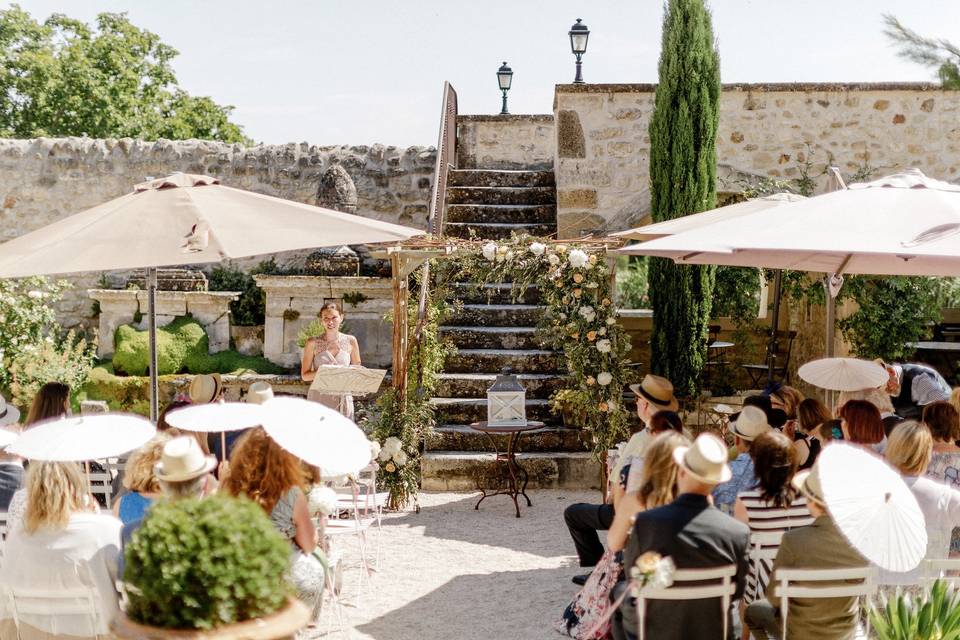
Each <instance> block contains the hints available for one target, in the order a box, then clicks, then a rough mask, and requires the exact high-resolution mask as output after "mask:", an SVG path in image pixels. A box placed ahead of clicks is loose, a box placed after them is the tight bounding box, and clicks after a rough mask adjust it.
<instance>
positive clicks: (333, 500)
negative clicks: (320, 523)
mask: <svg viewBox="0 0 960 640" xmlns="http://www.w3.org/2000/svg"><path fill="white" fill-rule="evenodd" d="M307 504H308V505H309V507H310V513H322V514H323V515H325V516H329V515H332V514H333V513H335V512H336V510H337V493H336V492H335V491H334V490H333V489H331V488H330V487H322V486H319V485H318V486H314V487H313V488H312V489H310V493H309V494H307Z"/></svg>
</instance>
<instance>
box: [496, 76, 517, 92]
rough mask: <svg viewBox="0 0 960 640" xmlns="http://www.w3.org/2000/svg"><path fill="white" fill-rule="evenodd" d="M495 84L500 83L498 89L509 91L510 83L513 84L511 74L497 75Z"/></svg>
mask: <svg viewBox="0 0 960 640" xmlns="http://www.w3.org/2000/svg"><path fill="white" fill-rule="evenodd" d="M497 82H499V83H500V89H501V90H502V91H506V90H509V89H510V83H511V82H513V73H512V72H510V73H497Z"/></svg>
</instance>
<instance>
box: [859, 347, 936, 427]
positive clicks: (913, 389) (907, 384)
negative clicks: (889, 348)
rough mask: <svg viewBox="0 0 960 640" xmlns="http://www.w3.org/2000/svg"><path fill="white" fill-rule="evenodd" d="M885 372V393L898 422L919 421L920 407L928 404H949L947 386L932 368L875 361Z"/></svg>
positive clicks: (921, 365) (922, 365)
mask: <svg viewBox="0 0 960 640" xmlns="http://www.w3.org/2000/svg"><path fill="white" fill-rule="evenodd" d="M877 363H878V364H880V365H882V366H883V368H884V369H886V370H887V376H888V380H887V384H886V388H885V389H886V392H887V394H888V395H889V396H890V399H891V401H892V402H893V411H894V413H896V414H897V415H898V416H900V417H901V418H908V419H911V420H916V419H918V418H920V415H921V413H922V412H923V407H925V406H927V405H928V404H930V403H931V402H937V401H941V400H944V401H949V400H950V393H951V389H950V385H949V384H947V381H946V380H944V378H943V376H942V375H940V373H939V372H937V370H936V369H934V368H933V367H928V366H927V365H925V364H916V363H910V364H887V363H885V362H883V361H882V360H878V361H877Z"/></svg>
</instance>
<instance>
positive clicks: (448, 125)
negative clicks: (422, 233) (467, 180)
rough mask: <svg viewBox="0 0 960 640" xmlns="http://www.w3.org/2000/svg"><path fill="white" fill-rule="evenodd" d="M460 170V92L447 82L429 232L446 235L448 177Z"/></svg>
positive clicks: (444, 92) (444, 84) (434, 173)
mask: <svg viewBox="0 0 960 640" xmlns="http://www.w3.org/2000/svg"><path fill="white" fill-rule="evenodd" d="M456 168H457V92H456V91H455V90H454V88H453V86H452V85H451V84H450V83H449V82H444V83H443V110H442V111H441V112H440V135H439V138H438V140H437V162H436V165H435V166H434V169H433V188H432V190H431V193H430V207H429V215H428V217H427V233H431V234H433V235H434V236H442V235H443V223H444V219H445V218H446V216H445V212H446V204H447V176H448V175H449V174H450V170H451V169H456Z"/></svg>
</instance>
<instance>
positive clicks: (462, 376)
mask: <svg viewBox="0 0 960 640" xmlns="http://www.w3.org/2000/svg"><path fill="white" fill-rule="evenodd" d="M496 378H497V374H495V373H441V374H439V375H438V376H437V388H436V393H437V395H439V396H441V397H446V398H482V397H484V396H485V395H486V393H487V389H489V388H490V385H492V384H493V381H494V380H496ZM517 379H518V380H519V381H520V384H522V385H523V388H524V389H526V390H527V397H528V398H549V397H550V394H552V393H553V392H554V391H556V390H557V389H560V388H562V387H563V381H564V378H563V377H561V376H558V375H555V374H551V373H521V374H519V375H518V376H517Z"/></svg>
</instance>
